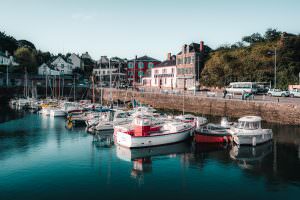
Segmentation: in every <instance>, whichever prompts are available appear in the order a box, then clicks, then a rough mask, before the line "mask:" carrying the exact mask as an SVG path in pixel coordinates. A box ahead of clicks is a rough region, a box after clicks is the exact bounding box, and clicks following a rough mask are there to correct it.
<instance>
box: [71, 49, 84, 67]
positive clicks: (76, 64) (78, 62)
mask: <svg viewBox="0 0 300 200" xmlns="http://www.w3.org/2000/svg"><path fill="white" fill-rule="evenodd" d="M68 60H69V61H70V62H71V63H72V64H73V65H72V69H73V70H74V69H76V68H80V69H82V68H83V63H82V60H81V59H80V58H79V56H77V55H76V54H75V53H72V54H71V55H70V56H69V57H68Z"/></svg>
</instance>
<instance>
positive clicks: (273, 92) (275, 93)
mask: <svg viewBox="0 0 300 200" xmlns="http://www.w3.org/2000/svg"><path fill="white" fill-rule="evenodd" d="M289 95H290V93H289V91H286V90H281V89H269V91H268V96H270V97H288V96H289Z"/></svg>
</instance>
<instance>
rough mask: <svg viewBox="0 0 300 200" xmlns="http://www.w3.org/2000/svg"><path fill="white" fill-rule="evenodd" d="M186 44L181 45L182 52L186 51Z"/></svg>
mask: <svg viewBox="0 0 300 200" xmlns="http://www.w3.org/2000/svg"><path fill="white" fill-rule="evenodd" d="M186 46H187V45H186V44H185V45H183V46H182V54H184V53H186Z"/></svg>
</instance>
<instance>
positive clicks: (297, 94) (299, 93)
mask: <svg viewBox="0 0 300 200" xmlns="http://www.w3.org/2000/svg"><path fill="white" fill-rule="evenodd" d="M289 92H290V97H300V89H293V90H290V91H289Z"/></svg>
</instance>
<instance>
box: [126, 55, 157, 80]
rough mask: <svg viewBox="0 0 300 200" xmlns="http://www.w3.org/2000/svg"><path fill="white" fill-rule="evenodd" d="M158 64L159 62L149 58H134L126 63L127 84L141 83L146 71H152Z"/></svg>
mask: <svg viewBox="0 0 300 200" xmlns="http://www.w3.org/2000/svg"><path fill="white" fill-rule="evenodd" d="M159 63H160V61H159V60H157V59H154V58H151V57H149V56H142V57H139V58H138V57H137V56H136V57H135V59H132V60H129V61H128V63H127V72H126V74H127V79H128V81H129V83H131V84H133V83H141V81H142V78H143V77H145V74H146V72H147V71H148V70H150V69H152V68H153V67H155V66H156V65H158V64H159Z"/></svg>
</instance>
